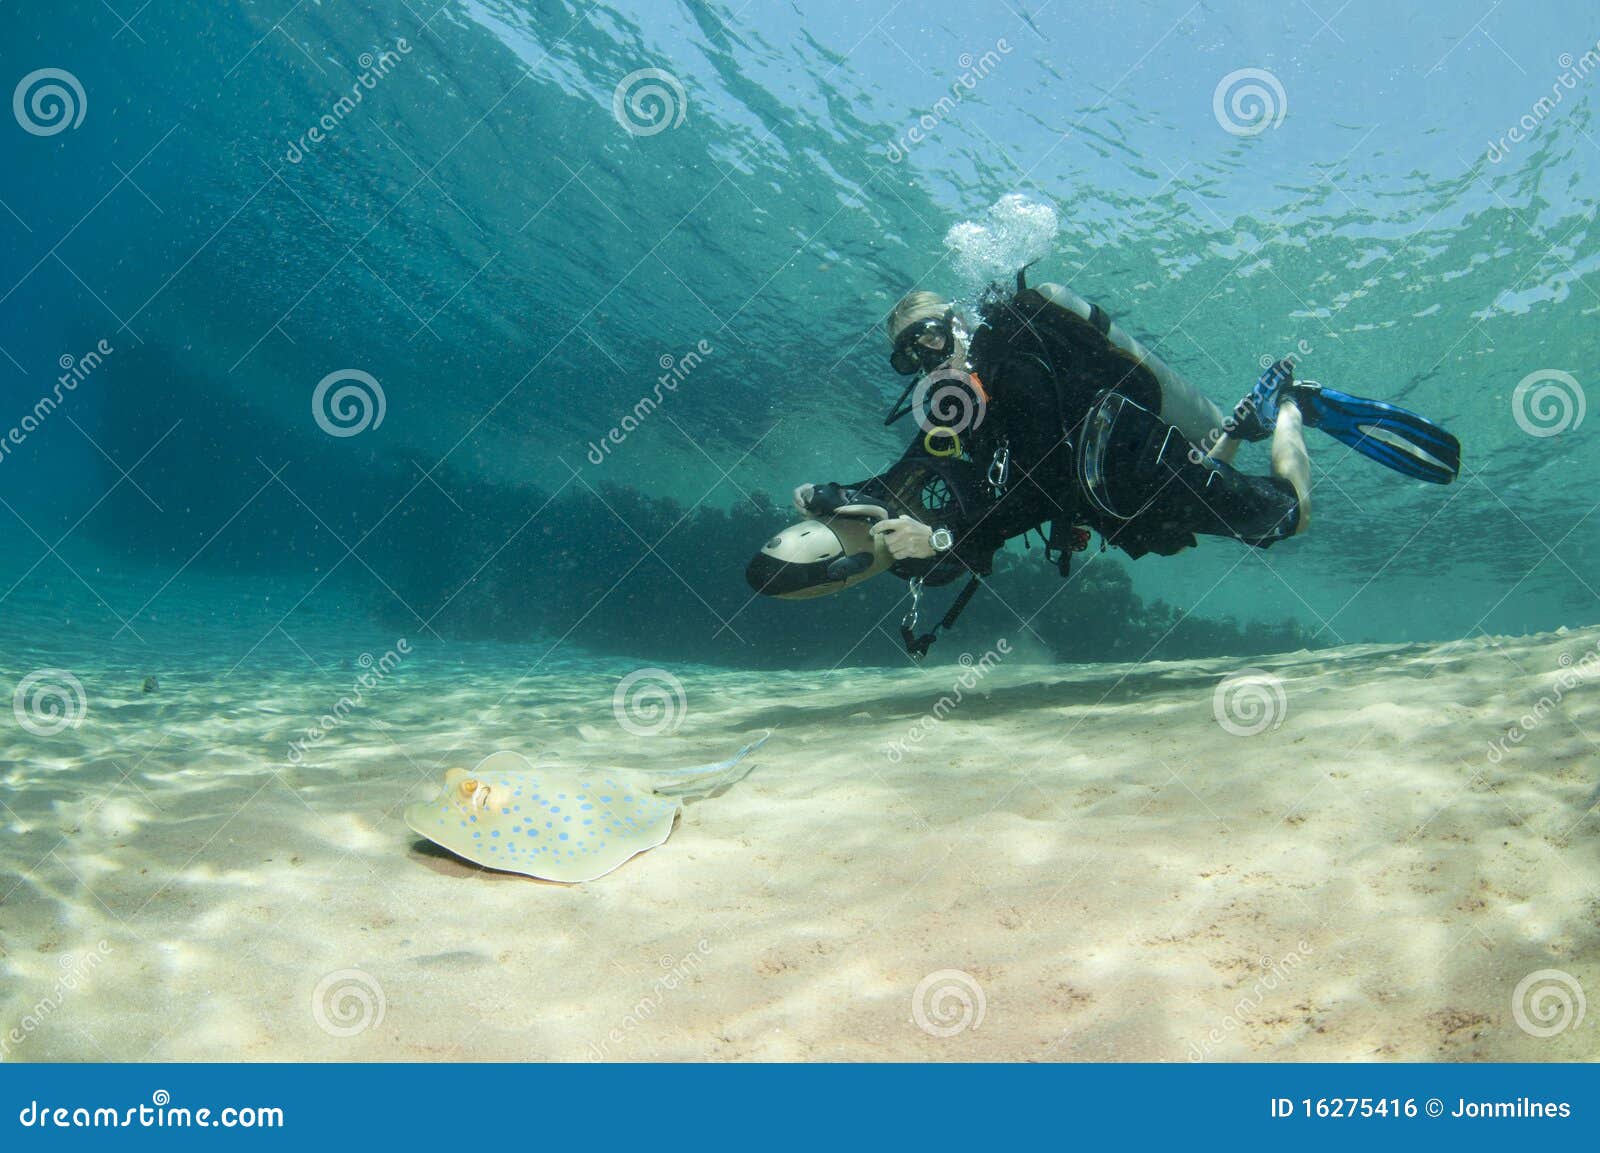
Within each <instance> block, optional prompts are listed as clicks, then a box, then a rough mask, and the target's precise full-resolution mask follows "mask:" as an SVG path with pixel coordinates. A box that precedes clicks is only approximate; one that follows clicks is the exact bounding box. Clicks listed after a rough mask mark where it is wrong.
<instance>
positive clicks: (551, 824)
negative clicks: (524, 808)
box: [544, 821, 556, 829]
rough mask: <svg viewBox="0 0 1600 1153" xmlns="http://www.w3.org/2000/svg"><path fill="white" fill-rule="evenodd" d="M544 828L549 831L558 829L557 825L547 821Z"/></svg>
mask: <svg viewBox="0 0 1600 1153" xmlns="http://www.w3.org/2000/svg"><path fill="white" fill-rule="evenodd" d="M544 827H545V828H547V829H553V828H555V827H556V823H555V822H554V821H546V822H545V823H544Z"/></svg>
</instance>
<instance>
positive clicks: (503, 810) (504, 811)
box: [500, 809, 511, 817]
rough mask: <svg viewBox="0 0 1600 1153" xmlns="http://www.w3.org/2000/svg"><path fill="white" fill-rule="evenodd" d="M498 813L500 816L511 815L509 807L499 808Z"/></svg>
mask: <svg viewBox="0 0 1600 1153" xmlns="http://www.w3.org/2000/svg"><path fill="white" fill-rule="evenodd" d="M500 815H501V816H502V817H509V816H510V815H511V810H510V809H501V810H500Z"/></svg>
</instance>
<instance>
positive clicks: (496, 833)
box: [489, 829, 500, 837]
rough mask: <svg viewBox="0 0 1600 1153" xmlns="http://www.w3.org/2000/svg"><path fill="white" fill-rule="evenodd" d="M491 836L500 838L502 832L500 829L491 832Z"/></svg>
mask: <svg viewBox="0 0 1600 1153" xmlns="http://www.w3.org/2000/svg"><path fill="white" fill-rule="evenodd" d="M489 835H490V836H491V837H498V836H499V835H500V830H499V829H493V830H491V831H490V833H489Z"/></svg>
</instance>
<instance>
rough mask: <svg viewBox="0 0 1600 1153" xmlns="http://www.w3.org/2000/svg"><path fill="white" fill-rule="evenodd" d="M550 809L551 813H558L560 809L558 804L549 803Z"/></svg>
mask: <svg viewBox="0 0 1600 1153" xmlns="http://www.w3.org/2000/svg"><path fill="white" fill-rule="evenodd" d="M550 811H551V812H552V813H559V812H560V811H561V806H560V805H551V806H550Z"/></svg>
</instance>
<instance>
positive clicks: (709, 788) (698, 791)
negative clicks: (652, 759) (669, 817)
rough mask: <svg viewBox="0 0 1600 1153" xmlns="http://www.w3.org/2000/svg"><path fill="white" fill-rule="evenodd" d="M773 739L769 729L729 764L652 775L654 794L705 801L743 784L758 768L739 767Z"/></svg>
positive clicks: (727, 761) (736, 755)
mask: <svg viewBox="0 0 1600 1153" xmlns="http://www.w3.org/2000/svg"><path fill="white" fill-rule="evenodd" d="M771 737H772V730H771V729H768V730H767V731H766V732H765V733H763V734H762V735H761V736H760V737H759V738H757V739H756V740H754V741H751V742H750V743H749V744H748V745H746V746H745V747H744V748H742V749H740V750H739V751H738V752H737V753H734V754H733V756H731V757H729V758H728V759H727V760H725V761H718V762H717V763H716V764H714V765H694V766H692V767H690V768H687V769H665V770H659V771H652V772H651V773H650V778H651V781H652V784H651V790H652V791H653V792H655V793H656V794H657V795H658V796H663V797H702V796H705V795H706V794H707V793H714V792H716V791H717V790H718V789H724V788H727V787H728V786H729V785H733V784H737V783H738V782H739V781H742V780H744V778H745V777H746V776H747V775H748V774H749V773H750V770H751V769H753V768H755V766H754V765H749V766H746V767H744V768H740V767H739V762H741V761H743V760H744V759H745V758H746V757H747V756H749V755H750V754H751V753H753V752H755V751H756V750H757V749H759V748H760V747H761V746H762V745H764V744H766V743H767V741H768V740H770V739H771Z"/></svg>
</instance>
